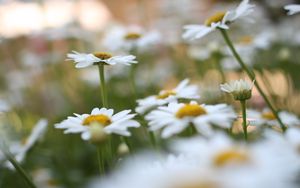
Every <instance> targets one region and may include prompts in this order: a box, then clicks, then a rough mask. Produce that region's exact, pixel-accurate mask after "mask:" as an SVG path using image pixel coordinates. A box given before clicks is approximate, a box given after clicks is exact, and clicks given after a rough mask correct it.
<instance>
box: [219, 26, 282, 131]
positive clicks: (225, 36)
mask: <svg viewBox="0 0 300 188" xmlns="http://www.w3.org/2000/svg"><path fill="white" fill-rule="evenodd" d="M220 31H221V34H222V36H223V38H224V40H225V42H226V44H227V45H228V46H229V48H230V50H231V52H232V54H233V56H234V57H235V58H236V60H237V61H238V63H239V64H240V66H241V67H242V69H243V70H244V71H245V72H246V73H247V75H248V76H249V78H250V79H251V80H255V74H254V72H252V71H251V70H250V69H249V68H248V67H247V65H246V64H245V63H244V62H243V60H242V58H241V57H240V55H239V54H238V53H237V51H236V50H235V48H234V46H233V44H232V42H231V40H230V39H229V37H228V34H227V32H226V30H224V29H220ZM254 85H255V86H256V88H257V90H258V92H259V93H260V94H261V96H262V97H263V98H264V100H265V102H266V103H267V105H268V107H269V108H270V110H271V111H272V113H273V114H274V115H275V117H276V119H277V121H278V122H279V124H280V127H281V129H282V131H283V132H284V131H285V130H286V127H285V125H284V124H283V123H282V121H281V119H280V117H279V115H278V111H277V110H276V109H275V108H274V107H273V105H272V103H271V102H270V100H269V99H268V97H267V96H266V94H265V93H264V91H263V90H262V89H261V87H260V85H259V84H258V82H257V81H255V82H254Z"/></svg>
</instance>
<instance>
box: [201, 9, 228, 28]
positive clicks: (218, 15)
mask: <svg viewBox="0 0 300 188" xmlns="http://www.w3.org/2000/svg"><path fill="white" fill-rule="evenodd" d="M225 14H226V12H217V13H215V14H214V15H212V16H211V17H209V18H208V19H206V20H205V22H204V25H206V26H210V25H211V24H212V23H217V22H221V21H222V20H223V18H224V16H225Z"/></svg>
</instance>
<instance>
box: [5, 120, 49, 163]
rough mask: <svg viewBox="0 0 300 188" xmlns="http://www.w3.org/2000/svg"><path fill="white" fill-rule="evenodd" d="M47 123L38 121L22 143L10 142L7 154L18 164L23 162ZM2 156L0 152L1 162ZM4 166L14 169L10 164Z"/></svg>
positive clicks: (44, 130)
mask: <svg viewBox="0 0 300 188" xmlns="http://www.w3.org/2000/svg"><path fill="white" fill-rule="evenodd" d="M47 125H48V121H47V120H46V119H40V120H39V121H38V122H37V123H36V125H35V126H34V128H33V130H32V132H31V134H30V135H29V137H27V138H26V139H24V140H22V141H17V142H12V143H10V144H9V146H8V147H9V148H8V149H9V152H10V153H11V154H12V155H13V156H14V157H15V159H16V161H18V162H19V163H21V162H23V161H24V159H25V157H26V154H27V152H28V151H29V150H30V149H31V148H32V147H33V146H34V144H35V143H36V142H37V141H38V140H39V139H41V138H42V137H43V135H44V134H45V132H46V130H47ZM3 159H4V156H3V154H2V153H1V152H0V160H3ZM5 166H6V167H8V168H10V169H14V167H13V166H12V164H10V162H6V163H5Z"/></svg>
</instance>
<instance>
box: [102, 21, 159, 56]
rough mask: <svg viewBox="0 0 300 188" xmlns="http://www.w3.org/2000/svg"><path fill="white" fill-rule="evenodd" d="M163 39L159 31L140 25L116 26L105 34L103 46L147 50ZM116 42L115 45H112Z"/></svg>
mask: <svg viewBox="0 0 300 188" xmlns="http://www.w3.org/2000/svg"><path fill="white" fill-rule="evenodd" d="M160 40H161V37H160V34H159V33H158V32H157V31H149V32H146V31H143V30H142V29H141V28H139V27H134V28H133V27H129V28H125V27H121V26H120V27H114V28H113V29H111V30H110V31H109V32H107V34H106V35H105V36H104V39H103V42H102V43H103V46H104V47H105V48H107V49H109V50H112V51H124V50H125V51H128V52H129V51H131V50H134V49H136V50H139V51H145V50H146V49H149V48H150V47H152V46H154V45H155V44H158V43H159V42H160ZM111 44H114V45H111Z"/></svg>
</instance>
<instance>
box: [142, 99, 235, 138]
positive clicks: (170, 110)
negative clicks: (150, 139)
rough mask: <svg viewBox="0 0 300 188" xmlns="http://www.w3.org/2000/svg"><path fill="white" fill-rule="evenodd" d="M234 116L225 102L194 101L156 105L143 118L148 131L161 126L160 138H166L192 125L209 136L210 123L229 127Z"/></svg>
mask: <svg viewBox="0 0 300 188" xmlns="http://www.w3.org/2000/svg"><path fill="white" fill-rule="evenodd" d="M235 118H236V115H235V113H234V111H233V109H232V107H230V106H227V105H226V104H217V105H200V104H198V103H196V102H194V101H192V102H190V103H187V104H184V103H177V102H172V103H169V105H168V106H161V107H158V109H157V110H153V111H152V112H150V113H149V114H148V115H147V116H146V117H145V119H146V120H148V121H149V129H150V131H156V130H159V129H162V128H163V131H162V135H161V136H162V138H168V137H170V136H173V135H175V134H178V133H180V132H182V131H183V130H184V129H186V128H187V127H188V126H194V127H195V128H196V130H197V132H199V133H201V134H203V135H206V136H210V135H212V134H213V129H212V125H216V126H219V127H221V128H230V127H231V123H232V122H233V120H234V119H235Z"/></svg>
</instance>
